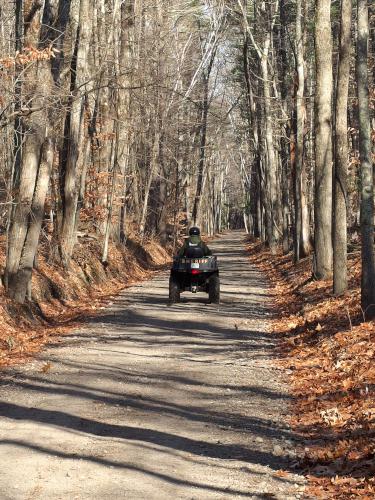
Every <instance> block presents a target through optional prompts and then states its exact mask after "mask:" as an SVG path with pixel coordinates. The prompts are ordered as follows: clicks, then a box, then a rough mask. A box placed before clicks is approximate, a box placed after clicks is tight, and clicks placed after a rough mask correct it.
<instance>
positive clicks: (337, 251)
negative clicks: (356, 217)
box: [333, 0, 352, 295]
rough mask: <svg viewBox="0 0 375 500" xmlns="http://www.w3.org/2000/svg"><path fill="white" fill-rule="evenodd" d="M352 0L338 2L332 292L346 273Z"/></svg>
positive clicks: (343, 285) (340, 289) (342, 284)
mask: <svg viewBox="0 0 375 500" xmlns="http://www.w3.org/2000/svg"><path fill="white" fill-rule="evenodd" d="M351 20H352V1H351V0H342V2H341V29H340V48H339V66H338V76H337V92H336V110H335V112H336V117H335V171H334V218H333V292H334V294H335V295H341V294H342V293H344V292H345V290H346V289H347V288H348V277H347V177H348V118H347V116H348V92H349V75H350V46H351Z"/></svg>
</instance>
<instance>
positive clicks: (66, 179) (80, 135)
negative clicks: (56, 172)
mask: <svg viewBox="0 0 375 500" xmlns="http://www.w3.org/2000/svg"><path fill="white" fill-rule="evenodd" d="M90 4H91V1H90V0H81V1H80V8H79V18H78V19H76V20H75V21H76V22H78V30H77V35H76V41H75V49H74V50H75V56H73V60H72V68H71V92H72V94H73V97H72V100H71V102H70V105H71V109H70V112H69V113H68V115H67V118H66V120H67V121H66V145H65V150H66V151H67V155H66V158H63V165H62V181H63V190H62V191H63V220H62V227H61V234H60V254H61V259H62V262H63V264H64V266H65V267H66V268H68V267H69V265H70V260H71V257H72V254H73V249H74V245H75V241H76V232H75V229H76V219H77V209H78V199H79V191H80V185H79V181H80V174H81V171H82V168H84V167H83V162H84V161H86V157H85V149H86V148H85V144H84V139H85V130H84V127H85V117H84V103H85V90H87V89H86V86H87V80H88V74H89V70H88V51H89V47H90V39H91V27H92V21H91V16H90ZM73 21H74V20H73Z"/></svg>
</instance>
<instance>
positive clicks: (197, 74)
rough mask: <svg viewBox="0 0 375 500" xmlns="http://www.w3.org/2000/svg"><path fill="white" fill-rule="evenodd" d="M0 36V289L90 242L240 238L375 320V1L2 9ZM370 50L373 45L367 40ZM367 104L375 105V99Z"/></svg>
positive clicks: (37, 4)
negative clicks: (350, 262)
mask: <svg viewBox="0 0 375 500" xmlns="http://www.w3.org/2000/svg"><path fill="white" fill-rule="evenodd" d="M0 15H1V17H0V20H1V45H0V56H1V60H0V62H1V83H0V84H1V94H0V98H1V101H0V103H1V144H0V154H1V159H2V161H1V169H2V176H1V178H2V190H1V191H2V195H1V196H2V207H3V208H2V212H1V227H2V231H3V234H4V235H5V237H6V247H7V248H6V267H5V272H4V278H3V282H4V286H5V288H6V290H7V293H8V295H9V296H10V297H12V298H14V299H15V300H17V301H18V302H21V303H22V302H24V300H25V298H26V296H27V295H28V294H29V297H31V295H30V294H31V292H30V283H31V276H32V269H33V266H34V262H35V259H36V256H37V254H38V251H39V250H41V251H42V252H44V253H45V252H47V253H48V259H53V260H54V261H55V262H57V263H59V264H60V265H61V266H63V267H64V268H65V269H69V265H70V261H71V259H72V255H73V252H74V247H75V243H76V241H77V238H78V237H79V236H80V235H82V234H94V235H95V236H96V237H97V238H98V239H99V241H100V243H101V245H102V256H101V259H102V262H103V263H105V262H106V261H107V260H108V247H109V244H110V243H111V242H115V243H122V244H126V239H127V236H128V233H129V232H131V233H132V234H133V233H134V234H135V235H137V236H138V237H140V238H143V237H145V236H147V235H152V236H156V237H157V238H158V239H160V241H161V243H162V244H166V243H168V242H171V241H172V242H174V244H175V243H176V238H177V237H178V235H179V234H180V233H181V232H183V230H184V227H188V226H189V224H190V222H191V221H192V222H193V223H196V224H198V225H201V226H202V228H203V229H204V230H205V231H206V233H207V234H209V235H211V234H215V233H216V232H219V231H220V230H222V229H225V228H228V227H241V226H245V228H246V230H247V232H248V233H250V234H252V235H254V236H255V237H259V238H261V239H262V241H264V242H266V243H267V244H268V245H269V247H270V249H271V251H272V252H275V251H276V250H277V248H278V246H279V245H282V248H283V250H284V252H289V251H290V249H291V248H292V249H293V252H294V259H295V262H298V261H299V260H300V259H301V258H303V257H305V256H307V255H309V254H311V253H312V252H313V251H314V270H313V272H314V276H315V277H316V278H317V279H325V278H327V277H328V276H329V275H330V274H331V273H332V272H333V277H334V285H333V286H334V291H335V293H336V294H341V293H343V292H344V291H345V290H346V289H347V264H346V262H347V246H348V243H350V241H352V240H353V239H354V240H355V239H357V240H359V239H360V240H361V242H362V264H363V280H362V307H363V309H364V312H365V314H366V316H368V317H372V316H373V314H374V311H373V309H374V308H373V304H374V303H375V287H374V286H373V283H374V280H375V258H374V254H373V218H374V216H373V183H372V178H371V172H372V168H373V164H372V161H373V157H372V137H373V129H372V128H371V127H372V126H373V120H374V118H373V110H374V86H373V79H374V76H373V69H374V60H373V55H372V52H373V50H374V43H375V41H374V37H373V36H372V37H371V32H370V26H372V24H371V21H372V20H373V16H374V13H373V11H372V10H370V8H369V6H368V4H367V2H366V1H363V2H361V1H359V2H358V5H357V7H356V8H354V7H353V5H352V2H350V1H349V0H348V1H346V2H345V1H342V2H333V3H332V5H331V2H330V1H328V0H326V1H323V0H321V1H316V2H315V3H314V2H313V1H302V0H301V1H300V2H299V1H287V0H277V1H269V2H255V1H254V2H250V1H249V2H245V1H242V0H237V1H219V0H217V1H208V0H207V1H202V2H199V1H191V2H190V1H181V2H179V1H176V2H163V1H161V0H160V1H147V0H139V1H119V0H113V1H104V0H95V1H94V0H85V1H80V2H78V1H68V2H67V1H57V0H56V1H52V0H50V1H45V2H41V1H39V0H35V1H31V0H30V1H26V0H25V1H21V0H20V1H15V2H12V1H8V2H5V3H4V5H3V7H2V8H1V12H0ZM372 34H373V32H372ZM370 90H371V91H370Z"/></svg>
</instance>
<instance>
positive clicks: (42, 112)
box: [4, 0, 61, 303]
mask: <svg viewBox="0 0 375 500" xmlns="http://www.w3.org/2000/svg"><path fill="white" fill-rule="evenodd" d="M39 8H40V4H36V3H30V4H29V5H28V9H29V11H27V12H25V16H26V17H27V18H28V19H29V23H28V24H27V26H25V34H26V35H25V44H28V45H29V46H36V45H38V46H39V47H40V48H41V49H43V48H45V47H49V46H50V45H51V44H53V42H54V40H55V38H56V37H55V32H54V29H53V26H55V25H56V23H57V22H58V15H59V13H60V12H61V10H60V9H59V1H58V0H46V1H45V4H44V11H43V21H42V25H41V26H39V25H38V17H39V14H38V15H37V13H38V10H39ZM31 13H33V17H32V19H31V18H30V16H31ZM35 16H36V18H37V19H35ZM31 26H33V27H32V28H31ZM34 64H35V66H34V68H31V70H30V73H29V74H28V80H27V81H28V83H27V84H25V96H26V97H27V98H28V99H29V100H30V102H32V104H31V106H33V107H34V108H36V109H37V111H35V112H33V113H31V115H30V117H28V118H25V119H24V124H23V126H22V129H23V130H25V131H27V132H25V138H24V146H23V149H22V156H21V158H20V168H19V176H18V175H17V179H16V178H14V180H13V181H14V183H15V185H14V187H15V188H16V189H17V190H16V194H15V200H14V203H15V205H14V209H13V210H12V213H11V217H10V224H9V230H8V242H9V246H8V254H7V262H6V269H5V280H4V281H5V284H6V287H7V293H8V295H9V297H11V298H13V299H15V300H16V301H17V302H20V303H23V302H24V301H25V299H26V294H29V296H30V295H31V294H30V290H31V277H32V269H33V263H34V258H35V255H36V251H37V246H38V240H39V234H40V229H41V225H42V221H43V216H44V204H45V198H46V194H47V189H48V183H49V178H50V173H51V168H52V162H53V149H54V148H53V140H52V139H51V138H50V134H51V130H52V125H53V122H54V118H53V114H54V113H55V112H56V109H54V108H53V107H52V106H51V101H50V99H51V96H52V95H53V90H54V81H53V76H52V73H53V70H52V63H51V59H42V60H40V61H38V62H37V63H34ZM36 85H37V87H38V88H37V91H36V88H35V86H36ZM35 96H37V97H35ZM28 105H30V104H28ZM18 177H19V181H18Z"/></svg>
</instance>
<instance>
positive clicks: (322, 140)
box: [315, 0, 333, 279]
mask: <svg viewBox="0 0 375 500" xmlns="http://www.w3.org/2000/svg"><path fill="white" fill-rule="evenodd" d="M315 16H316V17H315V59H316V90H315V108H316V114H315V130H316V141H315V276H316V277H317V278H318V279H327V278H328V277H329V276H330V275H331V273H332V137H331V134H332V110H331V106H332V85H333V78H332V36H331V0H316V14H315Z"/></svg>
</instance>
